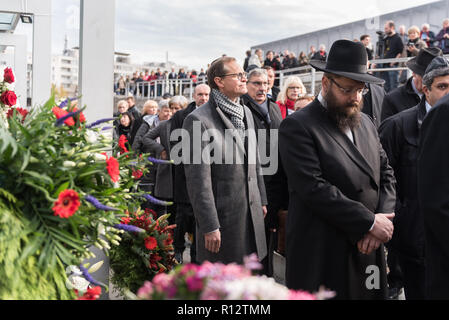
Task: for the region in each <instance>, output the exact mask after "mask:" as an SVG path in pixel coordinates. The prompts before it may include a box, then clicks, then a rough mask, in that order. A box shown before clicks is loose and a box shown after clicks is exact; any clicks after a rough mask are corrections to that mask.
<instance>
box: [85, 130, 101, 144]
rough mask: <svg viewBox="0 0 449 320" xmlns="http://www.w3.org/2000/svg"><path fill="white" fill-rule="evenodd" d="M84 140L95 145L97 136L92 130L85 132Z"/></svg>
mask: <svg viewBox="0 0 449 320" xmlns="http://www.w3.org/2000/svg"><path fill="white" fill-rule="evenodd" d="M84 138H85V139H86V141H87V142H88V143H91V144H95V143H97V140H98V137H97V134H96V133H95V132H94V131H92V130H87V132H86V134H85V136H84Z"/></svg>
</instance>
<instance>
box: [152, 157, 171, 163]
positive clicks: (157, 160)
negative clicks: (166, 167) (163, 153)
mask: <svg viewBox="0 0 449 320" xmlns="http://www.w3.org/2000/svg"><path fill="white" fill-rule="evenodd" d="M148 161H150V162H152V163H155V164H173V163H175V162H174V161H173V160H161V159H156V158H152V157H148Z"/></svg>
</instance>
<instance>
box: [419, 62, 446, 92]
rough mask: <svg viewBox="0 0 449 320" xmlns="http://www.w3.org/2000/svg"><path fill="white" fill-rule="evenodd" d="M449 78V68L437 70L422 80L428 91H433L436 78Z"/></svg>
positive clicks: (427, 74)
mask: <svg viewBox="0 0 449 320" xmlns="http://www.w3.org/2000/svg"><path fill="white" fill-rule="evenodd" d="M445 76H449V67H445V68H440V69H435V70H432V71H430V72H429V73H426V74H425V75H424V77H423V78H422V83H423V85H425V86H426V87H427V89H429V90H432V89H431V88H432V84H433V81H434V80H435V78H438V77H445Z"/></svg>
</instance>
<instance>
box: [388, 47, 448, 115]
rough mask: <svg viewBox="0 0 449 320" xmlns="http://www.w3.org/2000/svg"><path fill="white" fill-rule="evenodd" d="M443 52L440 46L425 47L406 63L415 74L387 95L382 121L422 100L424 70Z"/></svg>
mask: <svg viewBox="0 0 449 320" xmlns="http://www.w3.org/2000/svg"><path fill="white" fill-rule="evenodd" d="M442 54H443V53H442V51H441V49H439V48H423V49H421V50H420V51H419V53H418V55H417V56H416V57H415V58H413V59H411V60H409V61H408V62H407V63H406V65H407V67H408V68H409V69H410V70H412V72H413V75H412V77H410V79H408V80H407V83H406V84H405V85H404V86H401V87H399V88H396V89H395V90H393V91H391V92H390V93H388V94H387V95H386V96H385V98H384V101H383V104H382V115H381V119H382V121H384V120H385V119H387V118H388V117H391V116H392V115H395V114H396V113H399V112H401V111H403V110H406V109H409V108H412V107H414V106H416V105H417V104H418V103H419V102H420V101H421V98H422V96H423V92H422V77H423V76H424V72H425V71H426V68H427V66H428V65H429V63H430V62H431V61H432V60H433V59H434V58H435V57H437V56H441V55H442Z"/></svg>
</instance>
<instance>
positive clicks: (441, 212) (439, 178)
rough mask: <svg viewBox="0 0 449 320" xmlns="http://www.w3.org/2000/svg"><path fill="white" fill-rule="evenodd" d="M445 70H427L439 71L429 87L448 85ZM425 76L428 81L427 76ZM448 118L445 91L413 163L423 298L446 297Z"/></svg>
mask: <svg viewBox="0 0 449 320" xmlns="http://www.w3.org/2000/svg"><path fill="white" fill-rule="evenodd" d="M438 59H440V58H438ZM432 64H433V62H432ZM447 71H448V68H447V66H446V67H443V68H442V69H439V70H434V71H432V72H431V73H437V74H438V75H440V77H435V78H434V80H433V82H432V83H431V88H432V89H431V91H434V90H435V91H439V90H442V89H443V88H444V87H446V88H447V87H448V86H449V82H448V81H447V79H448V78H449V77H448V76H447V75H448V73H447ZM444 74H446V75H444ZM426 77H427V76H426ZM426 77H424V81H426V82H427V79H426ZM428 80H429V84H430V80H431V78H430V77H429V79H428ZM426 85H427V84H426ZM426 96H427V94H426ZM448 122H449V95H447V94H446V95H445V96H443V97H442V98H441V99H440V100H439V101H438V103H436V104H435V105H434V106H433V107H432V108H431V111H430V112H428V114H427V116H426V117H425V119H424V121H423V123H422V126H421V132H420V139H419V151H418V165H417V168H418V198H419V208H420V211H421V212H422V215H423V218H424V229H425V255H426V259H425V263H426V298H427V299H433V300H435V299H445V300H447V299H449V273H448V270H449V232H448V230H449V219H448V217H449V210H448V208H449V204H448V200H449V197H448V194H449V183H448V181H449V177H448V168H449V161H448V159H449V149H448V147H447V144H448V142H447V140H448V137H449V126H448V125H447V124H448Z"/></svg>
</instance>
